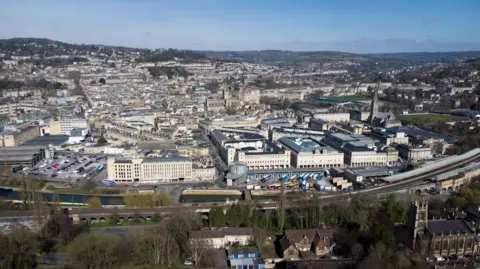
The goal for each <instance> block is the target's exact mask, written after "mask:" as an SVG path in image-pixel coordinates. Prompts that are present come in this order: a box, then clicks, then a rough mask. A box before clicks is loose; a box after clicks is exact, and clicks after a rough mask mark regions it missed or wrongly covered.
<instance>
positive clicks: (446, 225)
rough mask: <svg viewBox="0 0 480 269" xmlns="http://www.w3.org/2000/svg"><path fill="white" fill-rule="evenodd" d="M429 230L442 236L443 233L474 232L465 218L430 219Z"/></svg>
mask: <svg viewBox="0 0 480 269" xmlns="http://www.w3.org/2000/svg"><path fill="white" fill-rule="evenodd" d="M427 228H428V230H429V231H430V232H431V233H432V234H433V235H437V236H440V235H442V234H444V235H449V234H450V233H452V234H458V233H460V234H474V232H473V230H472V229H471V228H470V227H468V225H467V223H466V222H465V221H464V220H463V219H454V220H445V219H439V220H429V221H428V223H427Z"/></svg>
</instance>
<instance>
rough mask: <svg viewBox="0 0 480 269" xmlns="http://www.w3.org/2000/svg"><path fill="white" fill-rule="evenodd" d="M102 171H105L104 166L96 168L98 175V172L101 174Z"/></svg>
mask: <svg viewBox="0 0 480 269" xmlns="http://www.w3.org/2000/svg"><path fill="white" fill-rule="evenodd" d="M103 170H105V166H103V165H100V166H99V167H98V168H97V173H100V172H102V171H103Z"/></svg>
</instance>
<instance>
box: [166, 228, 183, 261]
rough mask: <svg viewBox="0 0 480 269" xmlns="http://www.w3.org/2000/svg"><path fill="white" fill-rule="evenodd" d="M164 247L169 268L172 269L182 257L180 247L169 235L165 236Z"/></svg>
mask: <svg viewBox="0 0 480 269" xmlns="http://www.w3.org/2000/svg"><path fill="white" fill-rule="evenodd" d="M163 238H164V245H165V253H164V254H165V259H166V263H167V265H168V267H171V266H172V264H173V263H174V262H175V261H177V260H178V258H179V256H180V248H179V247H178V244H177V242H176V241H175V238H174V237H173V236H171V235H169V234H165V236H164V237H163Z"/></svg>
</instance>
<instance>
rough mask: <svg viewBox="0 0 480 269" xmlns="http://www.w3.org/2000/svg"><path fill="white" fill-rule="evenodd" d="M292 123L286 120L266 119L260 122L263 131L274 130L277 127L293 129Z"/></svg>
mask: <svg viewBox="0 0 480 269" xmlns="http://www.w3.org/2000/svg"><path fill="white" fill-rule="evenodd" d="M291 126H292V123H291V122H290V121H289V120H288V119H286V118H266V119H263V120H261V121H260V127H261V128H262V129H272V128H276V127H291Z"/></svg>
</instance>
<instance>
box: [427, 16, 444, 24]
mask: <svg viewBox="0 0 480 269" xmlns="http://www.w3.org/2000/svg"><path fill="white" fill-rule="evenodd" d="M442 20H443V18H442V17H431V18H426V19H424V20H423V23H424V24H432V23H437V22H441V21H442Z"/></svg>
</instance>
